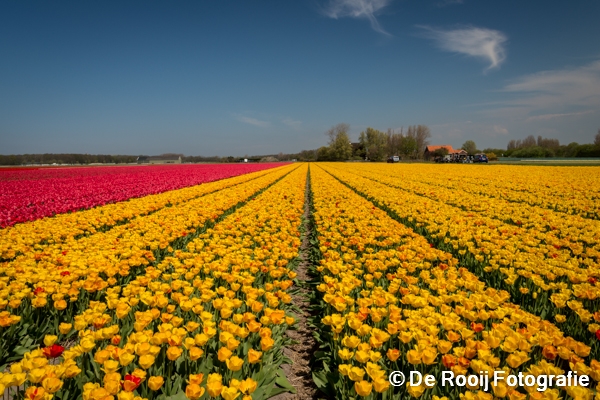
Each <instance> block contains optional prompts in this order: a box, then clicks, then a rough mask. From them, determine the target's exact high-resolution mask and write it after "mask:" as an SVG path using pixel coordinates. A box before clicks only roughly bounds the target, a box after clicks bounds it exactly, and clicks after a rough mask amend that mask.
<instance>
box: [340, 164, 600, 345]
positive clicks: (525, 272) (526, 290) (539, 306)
mask: <svg viewBox="0 0 600 400" xmlns="http://www.w3.org/2000/svg"><path fill="white" fill-rule="evenodd" d="M381 168H382V167H381V166H380V167H376V166H375V167H371V166H369V167H366V168H364V169H360V170H359V169H357V168H355V167H353V166H344V167H343V168H340V167H337V166H336V167H333V168H331V167H330V170H331V171H332V172H333V173H334V174H335V175H336V176H337V177H339V178H340V179H342V180H344V181H348V182H349V181H352V183H351V184H352V186H353V187H355V188H356V189H357V190H359V191H361V192H362V193H364V194H365V195H367V196H370V197H373V198H374V199H376V200H377V201H379V202H381V204H383V205H385V206H386V207H389V209H390V210H391V211H392V212H394V213H395V214H396V215H397V216H398V217H399V218H401V219H403V220H405V221H406V222H407V223H409V224H412V225H414V226H415V227H416V228H421V229H423V231H424V232H426V234H427V235H428V237H429V238H430V239H431V240H432V242H433V243H435V244H436V245H437V246H438V247H440V248H444V249H448V250H449V251H451V252H453V253H454V254H455V255H456V256H457V257H458V258H459V259H460V260H461V262H463V263H464V264H465V265H466V266H468V267H469V268H471V270H472V271H473V272H475V273H477V274H480V275H481V276H482V278H484V279H485V280H486V282H487V283H488V284H489V285H490V286H492V287H495V288H499V289H505V290H507V291H509V292H510V293H511V297H512V299H513V301H515V302H516V303H517V304H521V305H522V306H524V307H526V308H527V309H528V310H529V311H532V312H534V313H536V314H537V315H540V316H541V317H543V318H554V319H555V321H556V322H558V323H563V322H565V321H567V322H568V323H567V324H565V328H564V329H565V331H566V333H567V334H569V335H571V336H573V337H576V338H577V339H579V340H586V341H587V340H591V339H595V337H594V336H595V333H596V332H597V331H598V330H599V329H600V325H598V323H600V313H599V312H598V309H599V307H600V282H599V281H600V268H599V266H598V258H597V257H598V252H597V250H596V247H597V243H595V246H594V247H588V248H587V249H586V251H585V252H583V251H581V247H582V245H581V243H580V242H579V241H578V240H577V239H574V240H573V241H572V242H571V241H568V240H566V239H561V238H560V236H562V235H565V236H569V233H571V234H572V235H573V237H577V236H576V235H575V233H576V229H575V228H574V227H571V226H569V225H568V224H569V220H565V221H564V222H563V221H561V220H560V218H556V219H555V221H554V223H555V225H556V226H554V228H555V229H556V231H561V232H562V234H559V233H556V232H555V231H552V230H551V231H549V232H543V230H542V229H541V227H542V226H543V223H544V221H543V220H542V218H544V216H543V215H542V216H539V219H540V220H542V222H541V223H539V224H537V223H536V222H535V221H536V219H538V218H536V217H535V215H536V213H535V210H531V213H532V217H531V218H530V219H529V220H528V221H529V224H530V225H533V226H530V227H528V228H525V227H520V226H518V225H514V224H511V223H506V222H503V221H502V220H501V219H502V215H503V211H502V208H494V207H490V208H488V209H487V210H486V211H485V212H477V211H476V210H473V209H474V208H476V207H477V204H478V199H476V198H475V199H474V198H468V197H465V198H464V199H461V200H458V199H451V198H450V196H449V195H447V193H446V192H445V191H444V190H442V189H439V190H437V192H430V194H428V195H427V196H425V195H424V194H423V191H424V188H423V184H418V183H413V182H406V181H399V180H398V178H397V177H395V176H394V174H393V173H392V174H391V176H386V175H385V174H384V173H383V171H382V169H381ZM363 175H364V176H365V177H363ZM408 186H412V188H410V189H408ZM415 193H420V194H415ZM432 193H433V194H432ZM436 193H437V194H436ZM452 202H455V203H458V204H456V205H459V206H460V207H457V206H456V205H449V204H447V203H452ZM548 213H551V212H550V211H549V212H548ZM572 218H580V217H572ZM589 222H590V224H589V225H591V226H593V225H592V224H591V223H595V222H596V221H593V220H589ZM536 227H539V229H536ZM599 228H600V225H599ZM581 235H582V236H585V234H584V233H581ZM594 235H595V236H597V238H596V239H590V240H595V241H598V239H600V229H598V230H597V231H596V232H595V233H594ZM594 356H600V354H594Z"/></svg>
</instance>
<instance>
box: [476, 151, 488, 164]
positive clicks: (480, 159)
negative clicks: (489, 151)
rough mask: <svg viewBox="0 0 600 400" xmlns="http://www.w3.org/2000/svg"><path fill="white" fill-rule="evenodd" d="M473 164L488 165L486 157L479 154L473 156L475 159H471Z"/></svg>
mask: <svg viewBox="0 0 600 400" xmlns="http://www.w3.org/2000/svg"><path fill="white" fill-rule="evenodd" d="M473 162H475V163H486V164H487V163H488V157H487V155H485V154H483V153H480V154H475V158H474V159H473Z"/></svg>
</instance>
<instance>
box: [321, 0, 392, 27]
mask: <svg viewBox="0 0 600 400" xmlns="http://www.w3.org/2000/svg"><path fill="white" fill-rule="evenodd" d="M390 1H391V0H329V4H328V5H327V6H326V7H325V9H324V10H323V12H324V13H325V15H327V16H328V17H330V18H334V19H338V18H344V17H351V18H366V19H368V20H369V22H370V23H371V28H373V30H375V31H376V32H379V33H382V34H384V35H390V34H389V33H387V32H386V31H385V30H384V29H383V28H382V27H381V25H380V24H379V21H377V18H375V13H376V12H377V11H379V10H381V9H382V8H384V7H385V6H387V5H388V4H389V3H390Z"/></svg>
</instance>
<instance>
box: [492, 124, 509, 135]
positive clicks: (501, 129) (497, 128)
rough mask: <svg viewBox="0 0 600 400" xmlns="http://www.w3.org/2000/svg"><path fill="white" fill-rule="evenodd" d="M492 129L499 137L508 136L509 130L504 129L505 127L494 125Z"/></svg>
mask: <svg viewBox="0 0 600 400" xmlns="http://www.w3.org/2000/svg"><path fill="white" fill-rule="evenodd" d="M492 128H493V129H494V133H497V134H499V135H508V129H506V128H504V127H503V126H500V125H494V126H493V127H492Z"/></svg>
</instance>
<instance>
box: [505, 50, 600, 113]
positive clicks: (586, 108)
mask: <svg viewBox="0 0 600 400" xmlns="http://www.w3.org/2000/svg"><path fill="white" fill-rule="evenodd" d="M502 91H503V92H507V93H511V94H513V95H514V96H515V98H513V99H511V100H508V101H507V102H504V105H509V106H513V107H518V108H519V109H521V110H527V112H528V113H529V115H530V116H529V118H527V121H542V120H548V119H554V118H560V117H567V116H580V115H585V114H590V113H592V112H595V111H600V60H598V61H594V62H592V63H589V64H586V65H583V66H579V67H572V68H565V69H560V70H550V71H541V72H537V73H535V74H530V75H525V76H523V77H521V78H518V79H516V80H514V81H513V82H512V83H509V84H508V85H506V86H505V87H504V88H503V89H502ZM578 108H579V109H580V110H581V109H583V110H581V111H579V110H577V109H578ZM594 110H595V111H594ZM531 114H540V115H531Z"/></svg>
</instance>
